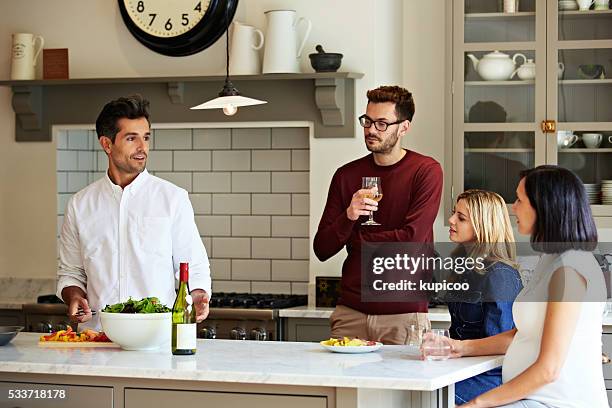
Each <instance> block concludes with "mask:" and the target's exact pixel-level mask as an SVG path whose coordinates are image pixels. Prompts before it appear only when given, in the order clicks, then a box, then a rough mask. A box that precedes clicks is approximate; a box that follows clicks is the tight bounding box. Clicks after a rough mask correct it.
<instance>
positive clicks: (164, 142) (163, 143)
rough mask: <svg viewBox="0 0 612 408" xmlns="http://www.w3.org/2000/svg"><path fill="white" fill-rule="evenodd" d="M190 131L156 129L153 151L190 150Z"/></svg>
mask: <svg viewBox="0 0 612 408" xmlns="http://www.w3.org/2000/svg"><path fill="white" fill-rule="evenodd" d="M191 148H192V143H191V129H156V130H155V150H190V149H191Z"/></svg>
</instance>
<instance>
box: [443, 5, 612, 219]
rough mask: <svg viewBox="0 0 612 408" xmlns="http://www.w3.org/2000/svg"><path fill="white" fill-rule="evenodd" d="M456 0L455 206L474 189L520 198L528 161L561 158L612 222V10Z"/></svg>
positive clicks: (599, 213)
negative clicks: (507, 8) (507, 9)
mask: <svg viewBox="0 0 612 408" xmlns="http://www.w3.org/2000/svg"><path fill="white" fill-rule="evenodd" d="M452 4H453V10H452V20H453V21H452V27H453V32H452V63H451V64H452V78H450V82H451V86H450V93H451V95H452V97H451V100H452V102H451V106H452V108H451V115H452V121H451V123H452V125H451V127H452V131H451V132H448V136H449V137H450V140H447V146H449V150H450V151H449V150H447V157H448V156H449V155H450V160H449V162H450V163H452V164H451V168H452V169H451V173H452V176H451V179H452V182H451V187H450V189H449V190H450V191H447V194H446V196H445V207H446V209H447V211H450V209H451V208H452V205H453V201H454V198H455V197H456V196H457V195H458V194H459V193H460V192H462V191H464V190H466V189H469V188H482V189H487V190H493V191H496V192H498V193H499V194H500V195H501V196H502V197H503V198H504V199H505V200H506V202H507V203H508V204H510V203H512V202H514V200H515V188H516V185H517V184H518V181H519V173H520V171H521V170H523V169H527V168H531V167H534V166H538V165H541V164H558V165H561V166H564V167H567V168H569V169H571V170H573V171H574V172H576V173H577V174H578V176H580V178H581V179H582V181H583V182H584V183H585V184H586V185H588V186H586V187H587V191H592V195H591V197H590V198H591V199H592V201H591V204H592V207H591V208H592V210H593V215H594V216H595V220H596V222H597V225H598V226H599V227H610V226H612V191H610V188H612V184H610V185H609V187H608V190H607V191H608V193H607V194H608V195H607V197H610V198H609V199H608V200H605V197H604V201H602V196H601V190H602V181H604V180H612V109H610V108H611V107H612V79H607V78H606V76H609V77H612V10H609V9H608V10H588V11H569V10H564V11H561V10H558V8H559V2H558V0H521V1H520V9H519V12H516V13H504V12H502V10H503V8H502V1H501V0H500V1H490V0H457V1H453V2H452ZM494 51H499V53H503V54H506V55H508V57H504V56H503V55H500V54H499V53H495V54H492V55H488V54H491V53H493V52H494ZM512 57H514V61H512ZM476 60H478V63H477V64H476ZM483 61H484V62H483ZM525 61H529V62H528V63H526V64H525V65H524V66H523V69H521V70H520V71H518V72H517V73H515V76H513V77H512V78H509V76H510V75H511V74H512V73H513V72H514V71H515V68H518V67H519V66H521V65H523V64H524V62H525ZM514 62H516V65H515V64H514ZM587 65H590V66H587ZM593 65H597V66H595V67H593ZM599 70H601V71H602V72H601V73H599V75H598V76H597V78H590V77H589V75H590V76H595V74H598V72H597V71H599ZM485 78H487V79H488V80H486V79H485ZM558 132H561V133H558ZM587 133H594V134H601V142H599V143H598V139H599V138H600V137H599V136H596V135H591V136H585V134H587ZM564 134H567V136H566V137H564V136H563V135H564ZM572 134H573V135H576V137H573V136H572ZM558 139H559V140H558ZM558 142H559V143H558ZM611 183H612V182H611ZM603 190H606V188H605V187H604V188H603ZM606 201H607V204H606V203H605V202H606Z"/></svg>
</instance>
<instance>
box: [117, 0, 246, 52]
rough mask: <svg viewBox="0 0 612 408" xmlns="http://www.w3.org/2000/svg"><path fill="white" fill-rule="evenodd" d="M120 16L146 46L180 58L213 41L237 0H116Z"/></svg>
mask: <svg viewBox="0 0 612 408" xmlns="http://www.w3.org/2000/svg"><path fill="white" fill-rule="evenodd" d="M118 1H119V10H120V11H121V17H123V21H124V23H125V25H126V26H127V28H128V30H129V31H130V33H132V35H133V36H134V37H135V38H136V39H137V40H138V41H140V42H141V43H142V44H143V45H145V46H146V47H147V48H149V49H151V50H153V51H155V52H158V53H160V54H163V55H168V56H172V57H182V56H186V55H191V54H195V53H197V52H200V51H202V50H204V49H206V48H208V47H209V46H211V45H212V44H214V43H215V41H217V39H219V37H220V36H221V35H222V34H223V33H224V32H225V30H226V29H227V26H228V25H229V23H230V22H231V21H232V19H233V17H234V14H235V13H236V8H237V6H238V0H118Z"/></svg>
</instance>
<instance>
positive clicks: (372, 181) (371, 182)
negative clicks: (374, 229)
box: [361, 177, 383, 225]
mask: <svg viewBox="0 0 612 408" xmlns="http://www.w3.org/2000/svg"><path fill="white" fill-rule="evenodd" d="M375 187H376V192H369V193H366V194H364V195H363V197H364V198H370V199H372V200H374V201H380V200H381V199H382V196H383V194H382V187H381V185H380V177H362V178H361V188H364V189H368V190H370V189H372V188H375ZM361 225H380V224H379V223H377V222H376V221H374V211H370V218H369V219H368V220H367V221H365V222H363V223H361Z"/></svg>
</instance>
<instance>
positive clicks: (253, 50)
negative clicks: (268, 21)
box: [229, 21, 264, 75]
mask: <svg viewBox="0 0 612 408" xmlns="http://www.w3.org/2000/svg"><path fill="white" fill-rule="evenodd" d="M232 25H233V27H232V41H231V47H230V68H229V70H230V74H232V75H255V74H260V73H261V62H260V60H259V50H260V49H261V48H262V47H263V45H264V35H263V33H262V32H261V30H259V29H257V28H255V27H252V26H250V25H246V24H242V23H240V22H238V21H234V23H233V24H232Z"/></svg>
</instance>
